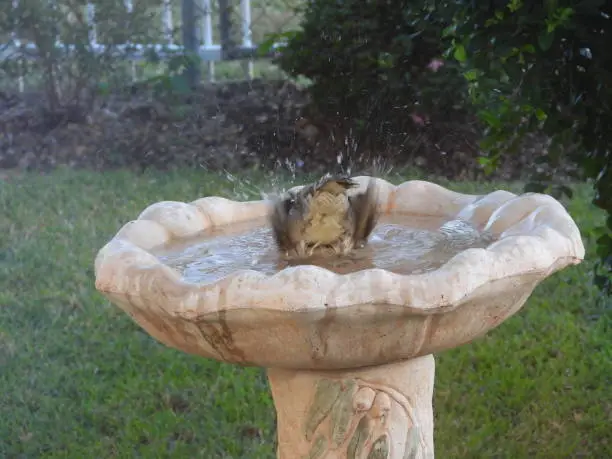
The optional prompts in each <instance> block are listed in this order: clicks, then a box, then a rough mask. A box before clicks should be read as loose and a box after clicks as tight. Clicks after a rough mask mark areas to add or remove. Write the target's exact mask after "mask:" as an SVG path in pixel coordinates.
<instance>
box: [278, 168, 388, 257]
mask: <svg viewBox="0 0 612 459" xmlns="http://www.w3.org/2000/svg"><path fill="white" fill-rule="evenodd" d="M358 186H359V184H358V183H357V182H356V181H355V180H353V179H351V178H349V177H348V176H344V175H331V174H325V175H324V176H323V177H321V178H320V179H319V180H318V181H316V182H314V183H312V184H309V185H306V186H304V187H302V188H300V189H298V190H289V191H288V192H286V193H285V194H284V195H281V196H280V197H278V198H276V199H275V200H274V202H273V206H272V212H271V213H270V226H271V228H272V234H273V236H274V240H275V243H276V246H277V249H278V250H279V251H280V252H281V253H283V254H284V255H285V256H287V257H292V256H297V257H300V258H302V257H310V256H312V255H314V254H324V253H330V254H336V255H346V254H348V253H350V252H351V251H352V250H354V249H355V248H359V247H363V246H364V245H365V244H366V243H367V240H368V237H369V236H370V234H371V233H372V231H373V229H374V227H375V226H376V223H377V222H378V218H379V211H378V206H377V192H376V184H375V181H374V180H372V179H370V181H369V183H368V186H367V188H366V190H365V191H363V192H361V193H354V194H353V195H349V194H348V191H349V190H351V189H353V188H356V187H358Z"/></svg>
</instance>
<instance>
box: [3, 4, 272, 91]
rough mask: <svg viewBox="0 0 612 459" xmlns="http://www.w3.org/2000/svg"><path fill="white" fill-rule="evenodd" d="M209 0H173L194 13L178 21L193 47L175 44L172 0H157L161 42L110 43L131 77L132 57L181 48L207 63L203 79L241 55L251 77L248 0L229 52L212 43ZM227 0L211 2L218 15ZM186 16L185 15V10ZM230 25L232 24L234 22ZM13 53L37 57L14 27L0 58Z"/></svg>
mask: <svg viewBox="0 0 612 459" xmlns="http://www.w3.org/2000/svg"><path fill="white" fill-rule="evenodd" d="M51 1H53V0H51ZM133 1H134V0H123V3H124V6H125V9H126V11H127V12H128V14H129V13H132V11H133V9H134V5H133ZM136 1H138V0H136ZM213 1H215V0H175V2H180V8H181V10H182V12H183V18H185V16H184V14H185V9H186V8H188V10H187V11H188V12H190V13H192V14H194V15H195V17H194V18H192V19H191V20H189V24H186V21H184V20H183V21H180V24H181V25H180V28H181V31H182V35H183V38H184V40H183V41H184V42H187V40H185V37H189V36H191V38H192V39H193V42H195V43H197V44H196V46H195V47H194V46H192V47H191V48H190V49H187V47H186V46H183V45H181V44H177V43H176V42H175V38H174V33H173V32H174V31H175V27H174V24H175V18H174V17H173V15H174V14H175V12H176V10H174V9H173V6H174V7H176V6H178V5H177V4H176V3H173V0H160V2H161V6H162V12H161V16H160V18H161V29H162V31H163V37H164V43H135V42H129V43H124V44H121V45H119V46H117V45H114V46H115V48H118V49H119V50H120V51H121V52H123V53H125V57H126V59H127V60H129V61H132V78H134V79H135V78H136V73H135V69H134V61H139V60H142V59H145V58H146V56H147V52H150V51H151V50H154V51H155V52H156V54H157V55H158V56H159V57H160V58H161V59H164V58H166V57H167V56H168V55H171V54H173V53H176V52H181V51H184V50H187V51H190V52H192V53H195V54H197V55H199V57H200V59H201V60H202V61H204V62H206V63H207V66H208V72H207V79H208V80H209V81H214V79H215V62H219V61H225V60H237V59H241V60H244V61H245V72H246V76H247V77H248V78H252V77H253V58H255V57H257V58H261V57H263V56H256V52H257V46H256V45H255V44H254V43H253V40H252V23H251V0H239V1H240V5H239V13H240V14H239V17H240V21H241V24H240V27H239V30H240V37H241V38H240V42H239V43H236V44H233V45H232V53H231V55H230V54H229V53H227V50H226V48H225V47H224V46H223V45H222V44H221V43H215V42H214V41H213V32H214V28H213V27H214V26H213ZM230 1H232V0H216V3H217V4H216V5H215V6H218V8H217V9H218V11H219V14H220V15H222V14H223V10H224V8H225V9H226V10H227V11H229V9H228V6H229V4H228V2H230ZM237 1H238V0H236V2H237ZM18 6H19V0H12V7H13V8H14V9H15V10H16V9H17V8H18ZM233 6H234V5H233V4H232V7H233ZM235 6H238V5H235ZM85 13H86V14H85V19H86V21H87V25H88V27H89V47H90V49H91V50H92V51H93V52H98V53H101V52H103V51H104V50H105V48H106V45H104V44H101V43H99V42H98V34H97V30H96V29H97V24H96V22H95V18H96V7H95V6H94V4H93V3H87V6H86V8H85ZM187 18H188V19H189V13H188V16H187ZM229 21H231V19H230V18H229V17H227V16H226V17H225V21H224V20H223V18H220V20H219V29H220V30H219V35H220V36H221V39H222V40H223V37H225V36H227V34H228V33H229V32H228V31H227V30H225V31H224V30H222V29H223V27H224V23H225V27H229V25H230V23H229ZM231 25H232V26H234V25H238V24H231ZM190 26H191V27H192V28H193V30H186V27H190ZM278 46H279V45H274V46H273V47H272V49H275V48H277V47H278ZM56 47H57V48H61V49H71V48H74V46H73V45H66V44H64V43H61V42H59V41H58V42H56ZM224 51H225V52H224ZM16 56H19V58H20V59H24V58H25V59H37V58H38V49H37V48H36V46H35V45H34V44H33V43H31V42H28V41H27V40H22V39H21V37H20V36H19V31H18V30H16V31H13V32H12V33H11V38H10V42H9V43H5V44H4V45H3V44H1V43H0V60H3V59H12V58H14V57H16ZM19 87H20V90H21V91H23V78H20V81H19Z"/></svg>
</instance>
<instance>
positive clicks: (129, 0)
mask: <svg viewBox="0 0 612 459" xmlns="http://www.w3.org/2000/svg"><path fill="white" fill-rule="evenodd" d="M123 3H124V5H125V9H126V11H127V13H128V15H129V16H131V15H132V12H133V11H134V4H133V3H132V0H124V2H123ZM129 44H132V43H131V40H128V45H129ZM130 74H131V76H132V81H136V80H137V77H136V63H135V62H134V60H133V59H131V58H130Z"/></svg>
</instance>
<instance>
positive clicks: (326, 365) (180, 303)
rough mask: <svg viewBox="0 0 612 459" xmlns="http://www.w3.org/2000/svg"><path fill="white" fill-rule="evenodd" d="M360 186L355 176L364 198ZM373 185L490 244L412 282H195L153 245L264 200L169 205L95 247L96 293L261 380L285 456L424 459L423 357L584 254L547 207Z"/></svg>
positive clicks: (392, 199) (359, 277) (284, 275)
mask: <svg viewBox="0 0 612 459" xmlns="http://www.w3.org/2000/svg"><path fill="white" fill-rule="evenodd" d="M367 179H368V178H367V177H358V178H356V180H357V181H359V182H360V186H361V188H360V189H361V190H363V188H364V187H365V185H366V182H367ZM376 180H377V186H378V205H379V208H380V210H381V211H382V213H383V214H385V215H393V214H404V215H415V216H418V215H420V216H423V215H426V216H427V215H428V216H432V217H438V218H442V219H445V220H455V219H460V220H463V221H466V222H468V223H470V224H472V225H474V227H476V228H479V229H481V230H483V231H486V232H488V233H489V234H494V235H495V238H496V240H495V242H493V243H492V244H490V245H489V246H487V247H486V248H468V249H466V250H463V251H461V252H459V253H458V254H456V255H455V256H453V257H452V258H451V259H450V260H449V261H447V262H446V263H444V264H443V265H442V266H441V267H439V268H437V269H434V270H431V271H429V272H424V273H419V274H414V273H412V274H397V273H394V272H391V271H389V270H385V269H376V268H373V269H363V270H359V271H356V272H353V273H349V274H344V275H340V274H336V273H334V272H332V271H330V270H327V269H323V268H321V267H317V266H313V265H302V266H293V267H288V268H285V269H282V270H280V271H279V272H277V273H275V274H273V275H268V274H265V273H262V272H257V271H255V270H252V269H248V268H249V265H248V262H247V261H245V267H244V269H242V270H238V271H237V272H234V273H232V274H230V275H228V276H224V277H222V278H220V279H218V280H216V281H214V282H206V283H197V282H192V281H189V280H187V279H185V278H184V277H183V276H182V275H181V273H179V272H178V271H177V270H176V269H174V268H172V267H170V266H168V265H167V264H164V263H163V262H162V260H161V259H160V257H158V256H156V255H154V253H155V248H156V247H160V246H163V245H165V244H168V243H169V242H172V241H179V242H180V241H181V240H185V241H188V240H189V238H190V237H193V236H195V235H198V234H202V233H206V232H207V231H210V230H211V229H212V228H216V227H222V226H223V225H230V226H231V225H237V224H239V223H244V222H248V221H249V220H254V219H258V218H261V217H264V216H266V215H267V213H268V212H269V211H270V206H269V203H268V202H265V201H251V202H235V201H231V200H228V199H224V198H220V197H207V198H202V199H199V200H197V201H194V202H192V203H190V204H187V203H182V202H168V201H166V202H160V203H156V204H153V205H152V206H150V207H148V208H147V209H146V210H145V211H144V212H142V214H141V215H140V216H139V217H138V219H137V220H135V221H132V222H130V223H128V224H126V225H125V226H124V227H123V228H122V229H121V230H120V231H119V232H118V233H117V235H116V236H115V237H114V238H113V239H112V240H111V241H110V242H109V243H108V244H107V245H106V246H104V248H102V249H101V250H100V252H99V254H98V256H97V258H96V266H95V268H96V270H95V271H96V288H97V289H98V290H99V291H100V292H102V293H103V294H104V295H105V296H106V297H108V298H109V299H110V301H112V302H113V303H114V304H116V305H118V306H119V307H120V308H122V309H123V310H124V311H125V312H127V313H128V314H129V315H130V316H131V317H132V318H133V319H134V320H135V321H136V322H137V323H138V324H139V325H140V326H141V327H142V328H144V329H145V330H146V331H147V332H148V333H149V334H150V335H151V336H153V337H154V338H156V339H157V340H159V341H160V342H162V343H164V344H166V345H168V346H170V347H173V348H176V349H179V350H181V351H184V352H187V353H190V354H196V355H200V356H203V357H207V358H212V359H216V360H220V361H224V362H229V363H234V364H238V365H243V366H260V367H264V368H266V369H267V372H268V378H269V382H270V387H271V390H272V396H273V399H274V404H275V406H276V412H277V420H278V450H277V454H278V457H279V458H281V459H307V458H308V459H315V458H321V459H324V458H326V459H331V458H337V459H345V458H346V459H349V458H350V459H353V458H355V459H366V458H372V459H373V458H381V459H383V458H384V459H406V458H433V457H434V445H433V410H432V396H433V387H434V358H433V354H435V353H437V352H442V351H444V350H447V349H452V348H454V347H457V346H460V345H462V344H465V343H468V342H470V341H472V340H474V339H475V338H477V337H480V336H482V335H484V334H485V333H486V332H488V331H489V330H491V329H493V328H495V327H497V326H498V325H500V324H501V323H502V322H503V321H504V320H505V319H507V318H508V317H510V316H512V315H513V314H515V313H516V312H517V311H518V310H519V309H520V308H521V307H522V305H523V304H524V303H525V301H526V300H527V298H528V297H529V295H530V294H531V292H532V291H533V289H534V288H535V287H536V285H537V284H538V283H540V282H541V281H542V280H543V279H545V278H546V277H547V276H549V275H551V274H552V273H554V272H555V271H558V270H560V269H563V268H565V267H566V266H568V265H572V264H576V263H579V262H580V261H581V260H582V259H583V257H584V247H583V245H582V240H581V237H580V233H579V231H578V228H577V227H576V225H575V223H574V221H573V220H572V219H571V217H570V216H569V215H568V214H567V212H566V211H565V209H564V207H563V206H562V205H561V204H560V203H559V202H557V201H556V200H555V199H553V198H552V197H550V196H547V195H542V194H531V193H529V194H524V195H521V196H516V195H514V194H512V193H509V192H506V191H496V192H494V193H491V194H487V195H483V196H474V195H464V194H459V193H455V192H452V191H449V190H447V189H445V188H442V187H440V186H438V185H435V184H433V183H429V182H423V181H410V182H405V183H403V184H401V185H398V186H394V185H392V184H390V183H388V182H386V181H384V180H380V179H376ZM356 191H358V190H356Z"/></svg>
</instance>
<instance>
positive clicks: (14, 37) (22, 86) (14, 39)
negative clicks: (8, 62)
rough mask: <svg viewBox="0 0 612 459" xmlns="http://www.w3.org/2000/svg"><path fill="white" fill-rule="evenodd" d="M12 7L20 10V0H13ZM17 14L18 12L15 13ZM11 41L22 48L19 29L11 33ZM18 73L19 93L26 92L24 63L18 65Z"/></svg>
mask: <svg viewBox="0 0 612 459" xmlns="http://www.w3.org/2000/svg"><path fill="white" fill-rule="evenodd" d="M12 7H13V9H14V10H17V9H18V8H19V0H13V2H12ZM15 12H17V11H15ZM11 41H12V42H13V43H14V45H15V46H16V47H17V48H19V47H21V41H20V40H19V35H18V29H17V30H13V31H12V32H11ZM18 69H19V70H18V73H19V75H18V76H17V88H18V90H19V92H24V91H25V79H24V76H23V74H24V71H23V63H22V62H19V63H18Z"/></svg>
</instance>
